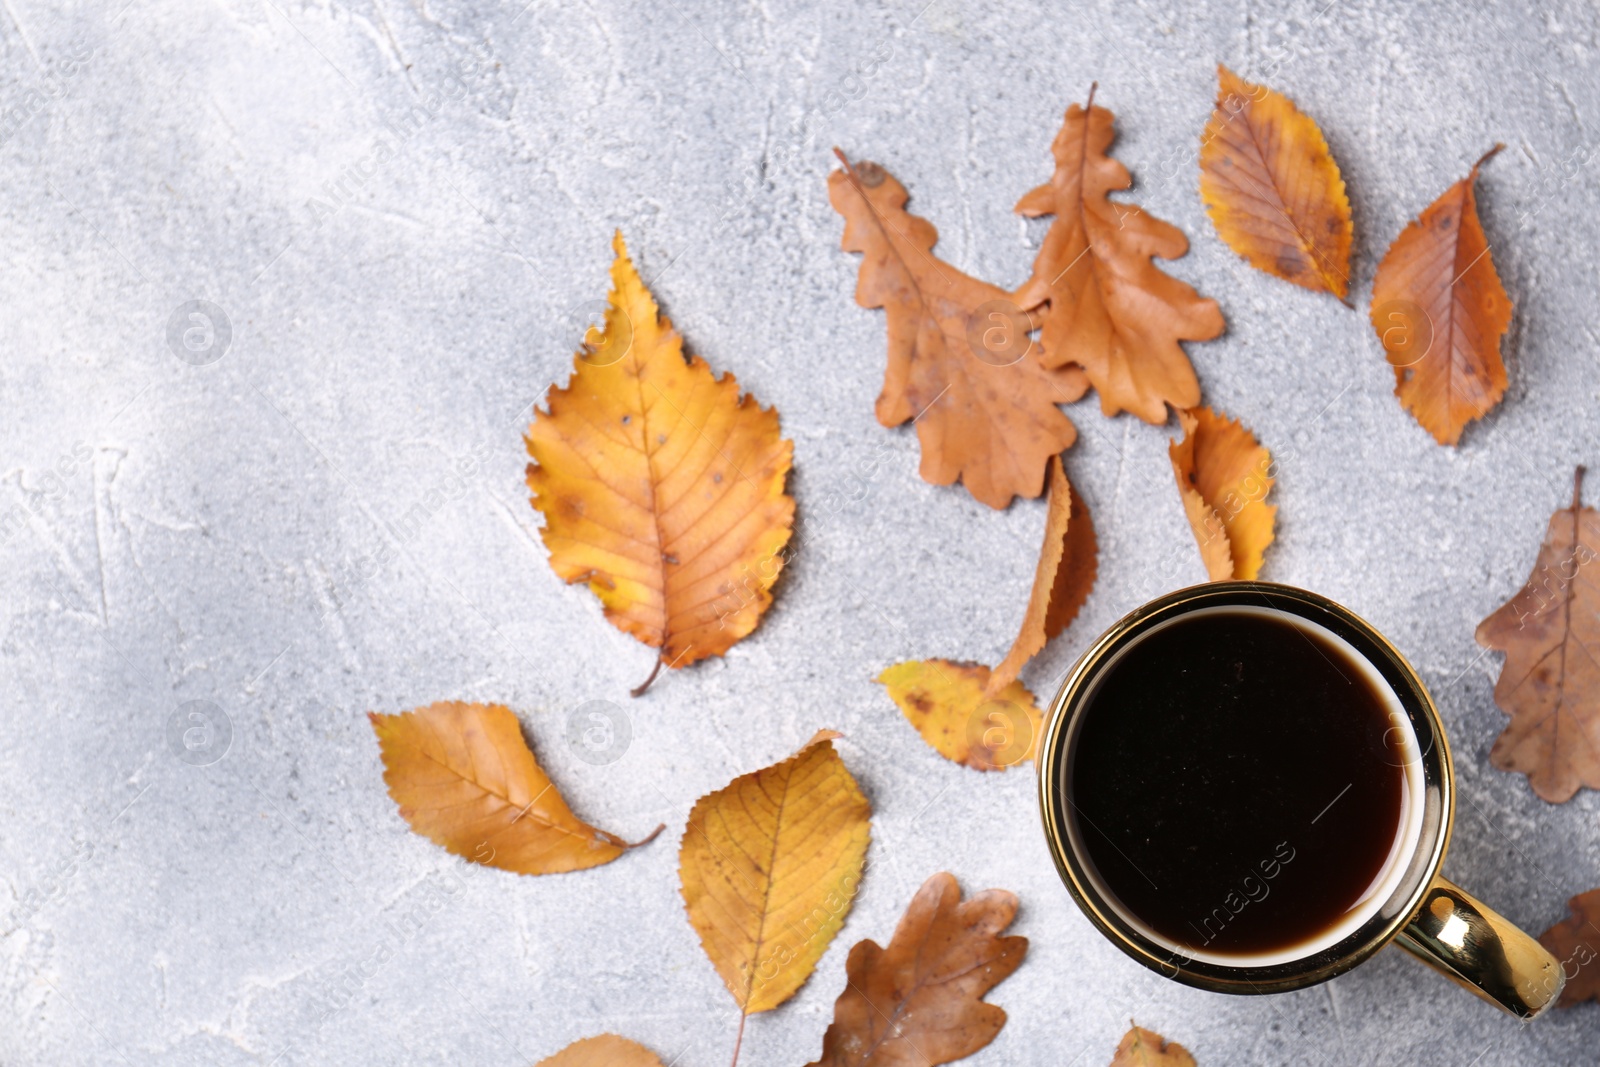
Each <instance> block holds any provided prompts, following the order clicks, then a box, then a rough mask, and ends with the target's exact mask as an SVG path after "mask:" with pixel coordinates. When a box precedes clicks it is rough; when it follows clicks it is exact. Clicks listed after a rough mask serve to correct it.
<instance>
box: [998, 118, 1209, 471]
mask: <svg viewBox="0 0 1600 1067" xmlns="http://www.w3.org/2000/svg"><path fill="white" fill-rule="evenodd" d="M1112 121H1113V119H1112V115H1111V112H1110V111H1107V110H1106V109H1105V108H1103V107H1095V106H1094V91H1093V90H1090V93H1089V106H1088V108H1087V109H1085V108H1083V107H1080V106H1079V105H1077V104H1073V105H1072V106H1071V107H1069V108H1068V109H1067V115H1066V120H1065V121H1064V122H1063V123H1062V126H1061V132H1060V133H1058V134H1056V139H1055V143H1054V144H1053V145H1052V146H1051V151H1052V152H1053V154H1054V155H1055V160H1056V169H1055V174H1054V175H1053V176H1052V177H1051V178H1050V180H1049V181H1048V182H1046V183H1045V184H1044V185H1041V186H1039V187H1038V188H1037V189H1034V190H1033V191H1032V192H1030V193H1028V194H1027V195H1025V196H1024V197H1023V198H1022V200H1021V201H1020V202H1019V203H1018V204H1017V210H1018V211H1019V212H1021V213H1022V214H1023V215H1027V216H1030V217H1032V216H1037V215H1054V216H1055V221H1054V222H1052V223H1051V224H1050V229H1049V230H1048V231H1047V232H1046V233H1045V237H1044V242H1043V244H1042V245H1041V246H1040V248H1039V255H1038V257H1037V258H1036V259H1035V260H1034V264H1033V277H1032V278H1030V279H1029V281H1028V282H1027V284H1026V285H1024V286H1023V287H1022V288H1021V289H1020V290H1019V291H1018V294H1017V299H1018V302H1019V303H1020V304H1021V305H1022V308H1023V309H1024V310H1025V311H1037V313H1038V314H1039V315H1040V316H1041V317H1042V319H1043V326H1042V329H1041V330H1040V334H1039V343H1040V346H1041V347H1042V348H1043V355H1042V359H1043V361H1044V364H1045V365H1046V366H1050V367H1064V366H1067V365H1069V364H1077V365H1078V366H1081V367H1082V368H1083V369H1084V371H1085V372H1086V373H1087V374H1088V376H1089V381H1090V382H1091V383H1092V384H1093V385H1094V388H1095V390H1096V391H1097V392H1098V393H1099V394H1100V407H1101V410H1102V411H1104V412H1105V413H1106V414H1107V415H1115V414H1116V413H1117V412H1119V411H1123V410H1128V411H1131V412H1133V413H1134V414H1135V415H1137V416H1139V417H1140V418H1141V419H1144V420H1145V421H1146V422H1150V423H1155V424H1157V425H1159V424H1161V423H1164V422H1166V421H1167V405H1168V404H1171V405H1172V406H1174V407H1177V408H1187V407H1193V406H1194V405H1196V404H1198V403H1200V382H1199V380H1198V379H1197V378H1196V377H1195V374H1194V367H1193V366H1192V365H1191V364H1190V363H1189V357H1188V355H1186V354H1185V353H1184V351H1183V346H1182V345H1180V344H1179V343H1178V342H1180V341H1207V340H1210V339H1211V338H1213V337H1217V336H1219V335H1220V334H1221V333H1222V329H1223V321H1222V311H1221V309H1220V308H1218V307H1217V302H1216V301H1215V300H1208V299H1206V298H1204V297H1202V296H1201V295H1200V294H1199V293H1197V292H1195V291H1194V288H1193V287H1192V286H1190V285H1189V284H1188V283H1186V282H1181V281H1179V280H1178V279H1176V278H1174V277H1172V276H1171V275H1169V274H1165V273H1163V272H1162V271H1161V270H1160V269H1159V268H1158V267H1156V265H1155V263H1154V262H1152V259H1151V257H1152V256H1159V257H1161V258H1162V259H1176V258H1177V257H1179V256H1181V255H1183V254H1184V253H1185V252H1187V251H1188V250H1189V241H1188V239H1187V238H1185V237H1184V236H1183V234H1182V233H1181V232H1180V231H1179V230H1178V228H1177V227H1175V226H1173V225H1171V224H1170V223H1167V222H1163V221H1161V220H1160V219H1158V218H1156V217H1155V216H1153V215H1151V214H1149V213H1148V212H1146V211H1144V210H1143V209H1141V208H1140V207H1138V206H1137V205H1135V204H1129V203H1124V202H1122V201H1114V200H1111V199H1110V198H1109V196H1108V194H1109V193H1112V192H1115V191H1117V190H1120V189H1126V188H1128V187H1129V186H1130V185H1131V184H1132V182H1133V179H1132V177H1131V176H1130V175H1129V173H1128V169H1127V168H1126V167H1124V166H1123V165H1122V164H1121V163H1118V162H1117V161H1116V160H1114V159H1112V158H1111V157H1110V156H1109V155H1107V154H1106V150H1107V149H1108V148H1110V147H1111V142H1112V139H1113V138H1114V136H1115V134H1114V133H1113V130H1112ZM1057 451H1060V450H1059V449H1057Z"/></svg>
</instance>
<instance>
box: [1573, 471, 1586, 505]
mask: <svg viewBox="0 0 1600 1067" xmlns="http://www.w3.org/2000/svg"><path fill="white" fill-rule="evenodd" d="M1583 470H1584V468H1583V464H1581V463H1580V464H1578V468H1577V470H1575V471H1573V472H1572V510H1573V511H1577V510H1578V509H1579V508H1581V507H1583Z"/></svg>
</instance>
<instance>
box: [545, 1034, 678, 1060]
mask: <svg viewBox="0 0 1600 1067" xmlns="http://www.w3.org/2000/svg"><path fill="white" fill-rule="evenodd" d="M534 1067H662V1065H661V1060H660V1058H659V1057H657V1056H656V1054H655V1053H654V1052H651V1051H650V1050H649V1049H647V1048H645V1047H644V1046H643V1045H640V1044H638V1043H636V1042H633V1041H629V1040H627V1039H626V1038H621V1037H618V1036H616V1035H615V1034H601V1035H600V1036H599V1037H590V1038H585V1039H584V1040H582V1041H579V1042H577V1043H576V1044H572V1045H568V1046H567V1047H566V1048H564V1049H562V1050H561V1051H560V1052H558V1053H556V1054H555V1055H554V1056H551V1057H550V1058H549V1059H544V1060H540V1061H539V1062H538V1063H537V1064H535V1065H534Z"/></svg>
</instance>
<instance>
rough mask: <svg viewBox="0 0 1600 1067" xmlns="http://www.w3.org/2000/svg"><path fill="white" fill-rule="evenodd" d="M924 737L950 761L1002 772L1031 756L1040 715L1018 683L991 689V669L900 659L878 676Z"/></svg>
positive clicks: (969, 665) (1033, 700)
mask: <svg viewBox="0 0 1600 1067" xmlns="http://www.w3.org/2000/svg"><path fill="white" fill-rule="evenodd" d="M878 681H879V682H880V683H882V684H883V686H884V687H885V688H886V689H888V690H889V699H891V700H893V701H894V702H895V704H896V705H898V706H899V708H900V710H901V711H902V712H903V713H904V714H905V717H906V718H907V719H909V720H910V721H911V725H913V726H915V727H916V728H917V732H918V733H920V734H921V735H922V739H923V740H924V741H926V742H928V744H929V745H931V746H933V748H934V750H935V751H936V752H938V753H939V755H941V756H943V757H944V758H945V759H948V760H952V761H954V762H956V763H961V764H965V765H966V766H968V767H971V768H972V769H973V770H975V771H1003V770H1005V769H1006V768H1007V767H1010V766H1012V765H1014V764H1017V763H1021V762H1022V761H1023V760H1025V759H1032V758H1033V757H1034V754H1035V753H1036V752H1037V751H1038V747H1039V726H1040V715H1039V708H1038V702H1037V701H1036V700H1035V699H1034V696H1033V694H1032V693H1030V692H1029V691H1028V690H1027V688H1026V687H1025V686H1024V685H1023V684H1022V683H1021V682H1017V681H1012V682H1010V683H1008V684H1006V685H1004V686H1001V687H999V689H998V691H997V692H995V693H992V694H991V693H990V692H989V691H988V686H989V682H990V672H989V668H988V667H985V666H983V665H982V664H978V663H952V662H951V661H950V660H945V659H928V660H910V661H908V662H906V663H896V664H895V665H894V666H893V667H890V668H889V669H888V670H886V671H884V672H883V673H882V674H880V675H878Z"/></svg>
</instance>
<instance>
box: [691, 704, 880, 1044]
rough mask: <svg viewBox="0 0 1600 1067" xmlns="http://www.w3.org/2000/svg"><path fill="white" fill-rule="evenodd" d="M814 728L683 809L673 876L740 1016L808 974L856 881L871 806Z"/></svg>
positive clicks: (784, 995) (829, 734) (775, 1001)
mask: <svg viewBox="0 0 1600 1067" xmlns="http://www.w3.org/2000/svg"><path fill="white" fill-rule="evenodd" d="M838 736H840V735H839V734H836V733H834V732H833V731H831V730H823V731H821V732H819V733H818V734H817V735H816V736H815V737H813V738H812V739H811V740H810V741H809V742H808V743H807V744H806V746H805V747H804V748H802V749H801V750H800V751H799V752H798V753H796V754H795V755H793V756H791V757H790V758H788V759H786V760H784V761H782V762H781V763H776V764H774V765H773V766H771V767H767V768H764V769H762V770H759V771H753V772H751V773H750V774H744V775H740V776H739V777H738V778H735V779H734V780H733V781H732V782H730V783H729V784H728V785H727V786H725V787H724V788H722V789H720V790H718V791H717V792H715V793H710V794H708V795H706V796H704V797H701V798H700V800H699V801H698V802H697V803H696V804H695V806H694V810H692V811H691V812H690V813H689V825H688V828H687V829H686V830H685V831H684V834H683V845H682V847H681V849H680V850H679V854H678V858H679V861H680V869H679V876H680V878H681V880H682V887H683V902H684V906H685V907H686V908H687V910H688V912H689V922H690V924H691V925H692V926H693V927H694V929H695V932H696V933H698V934H699V935H700V944H701V946H702V947H703V948H704V949H705V951H706V955H707V956H709V957H710V958H711V962H712V964H713V965H714V966H715V967H716V969H717V973H718V974H720V975H721V976H722V981H723V983H724V984H725V985H726V986H727V987H728V992H730V993H732V994H733V999H734V1001H735V1002H736V1003H737V1004H738V1005H739V1008H740V1011H741V1012H742V1013H743V1014H744V1015H754V1014H756V1013H757V1012H763V1011H770V1010H771V1009H773V1008H775V1007H777V1006H778V1005H779V1004H782V1003H783V1002H784V1001H786V1000H788V999H789V998H790V997H792V996H793V995H794V993H795V991H796V990H797V989H799V988H800V986H801V985H803V984H804V983H805V980H806V979H807V978H808V977H810V975H811V972H812V970H813V969H815V968H816V965H817V961H818V960H819V959H821V958H822V954H823V952H824V951H826V950H827V947H828V943H829V942H830V941H832V940H833V936H834V934H836V933H838V931H839V928H840V927H841V926H842V925H843V924H844V918H845V915H846V913H848V912H849V910H850V905H851V904H852V903H853V902H854V900H855V894H856V889H857V887H858V886H859V884H860V881H861V868H862V863H863V861H864V860H865V859H866V854H867V840H868V837H869V836H870V833H871V829H870V819H871V815H872V808H871V805H869V804H868V803H867V798H866V797H865V796H863V795H862V793H861V789H860V787H858V786H857V785H856V780H855V779H854V778H852V777H851V776H850V771H849V770H848V769H846V767H845V765H844V761H843V760H841V759H840V758H839V754H838V753H837V752H835V751H834V748H833V743H832V742H833V739H834V738H836V737H838Z"/></svg>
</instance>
